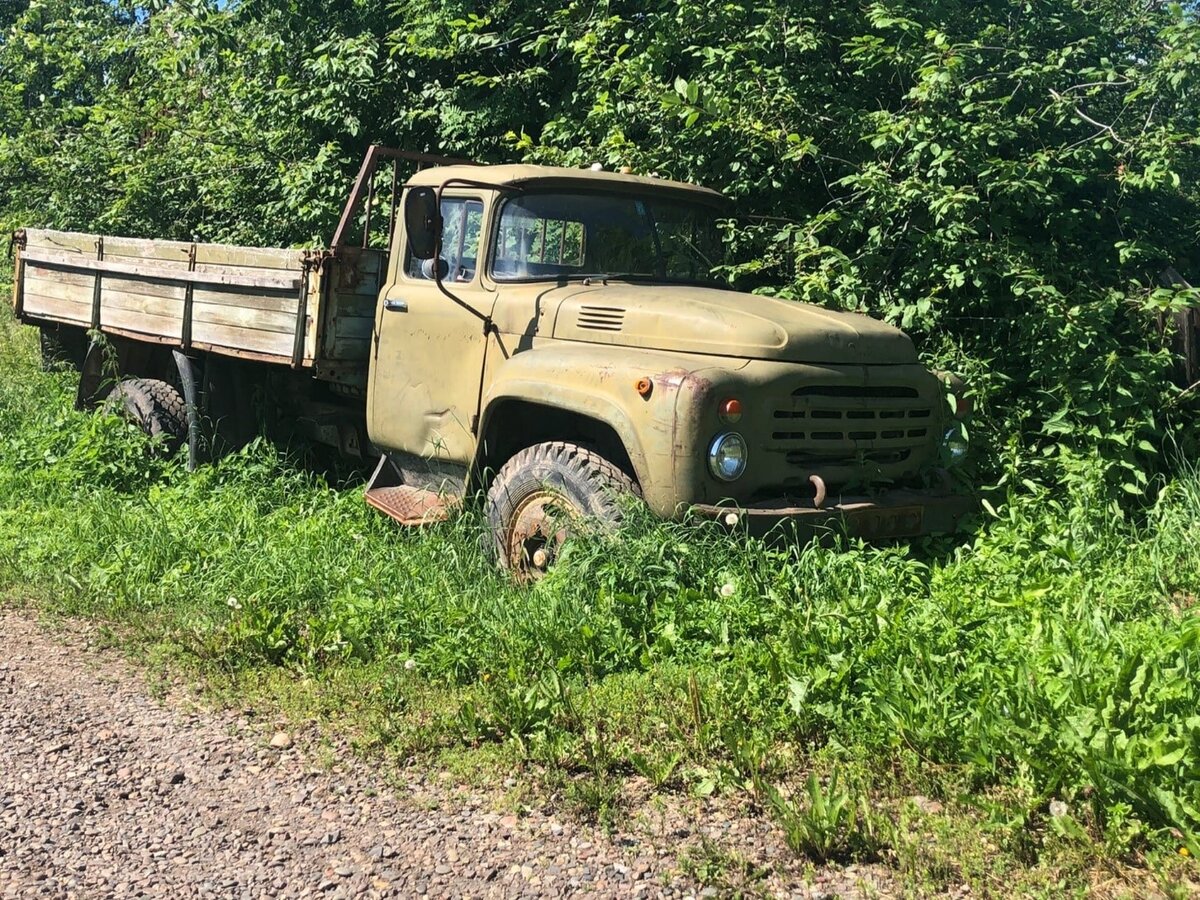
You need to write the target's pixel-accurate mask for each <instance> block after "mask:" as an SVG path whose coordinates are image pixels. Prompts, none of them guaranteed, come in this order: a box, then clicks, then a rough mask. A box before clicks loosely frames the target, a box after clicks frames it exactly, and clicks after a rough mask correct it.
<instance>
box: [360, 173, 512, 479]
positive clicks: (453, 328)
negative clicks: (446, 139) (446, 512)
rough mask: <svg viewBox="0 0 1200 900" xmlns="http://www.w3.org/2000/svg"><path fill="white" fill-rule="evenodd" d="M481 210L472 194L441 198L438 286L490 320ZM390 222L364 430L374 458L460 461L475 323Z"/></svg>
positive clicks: (479, 358)
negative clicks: (383, 453) (389, 262)
mask: <svg viewBox="0 0 1200 900" xmlns="http://www.w3.org/2000/svg"><path fill="white" fill-rule="evenodd" d="M485 208H486V207H485V203H484V201H483V199H482V198H481V197H479V196H478V195H469V194H456V193H452V192H446V194H444V195H443V196H442V201H441V214H442V222H443V230H442V253H441V255H442V259H443V260H444V261H445V265H446V274H445V276H444V277H443V279H442V284H443V285H444V286H445V288H446V289H447V290H448V291H450V292H451V293H452V294H454V295H455V296H456V297H458V298H459V299H460V300H462V301H463V302H464V303H466V304H467V305H468V306H470V307H471V309H474V310H476V311H477V312H478V313H479V314H480V315H490V313H491V310H492V306H493V303H494V301H495V294H494V292H493V291H490V290H488V289H487V288H485V287H484V286H483V284H482V279H481V277H480V275H481V273H480V269H481V267H482V266H483V263H484V260H483V233H484V227H483V226H484V212H485ZM398 219H399V221H397V223H396V227H397V231H398V232H399V234H398V235H397V239H396V242H395V244H394V246H393V254H392V258H393V260H395V262H394V263H393V269H392V277H391V278H390V279H389V282H388V285H387V286H386V287H385V288H384V289H383V291H382V292H381V294H380V298H379V304H378V309H377V310H376V314H375V334H374V351H373V352H374V355H373V358H372V360H371V377H370V387H369V391H368V397H367V413H368V415H367V427H368V432H369V433H370V436H371V441H372V442H373V443H374V444H375V445H376V446H377V447H379V448H380V449H382V450H388V451H402V452H405V453H411V454H414V455H416V456H420V457H425V458H436V459H441V460H446V461H449V462H458V463H463V462H467V461H469V459H470V458H471V454H472V452H473V450H474V446H475V438H474V434H473V432H472V426H473V421H472V420H473V418H474V416H475V414H476V412H477V409H476V406H477V404H478V401H479V384H480V379H481V378H482V375H483V360H484V352H485V349H486V347H487V341H486V336H485V335H484V331H483V322H482V321H481V318H480V317H479V316H476V315H473V314H472V313H471V311H470V310H468V309H464V308H463V307H461V306H459V305H458V304H457V303H454V302H453V301H452V300H451V299H450V298H449V297H447V296H446V295H445V294H443V293H442V292H441V291H440V290H439V289H438V286H437V283H436V281H435V280H434V278H433V277H432V276H433V273H432V263H433V261H432V260H427V261H422V260H420V259H417V258H415V257H413V255H412V253H411V252H410V251H409V247H408V240H407V238H406V236H405V235H404V234H403V217H398Z"/></svg>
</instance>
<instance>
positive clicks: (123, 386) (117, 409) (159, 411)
mask: <svg viewBox="0 0 1200 900" xmlns="http://www.w3.org/2000/svg"><path fill="white" fill-rule="evenodd" d="M104 408H105V409H106V410H107V411H109V412H112V413H116V414H117V415H119V416H121V417H122V418H123V419H125V420H126V421H127V422H132V423H133V424H134V425H137V426H138V427H139V428H141V429H142V431H144V432H146V434H148V435H150V436H151V437H159V436H161V437H162V439H163V444H164V446H165V447H166V449H167V451H168V452H169V453H174V452H175V451H176V450H178V449H179V447H180V445H181V444H182V443H183V441H184V438H186V437H187V427H188V426H187V404H186V403H184V400H183V395H182V394H180V393H179V391H178V390H177V389H176V388H175V386H174V385H171V384H168V383H167V382H165V381H159V380H158V379H157V378H126V379H125V380H124V381H122V382H121V383H120V384H118V385H117V386H116V387H115V388H113V390H112V393H111V394H109V395H108V399H106V400H105V401H104Z"/></svg>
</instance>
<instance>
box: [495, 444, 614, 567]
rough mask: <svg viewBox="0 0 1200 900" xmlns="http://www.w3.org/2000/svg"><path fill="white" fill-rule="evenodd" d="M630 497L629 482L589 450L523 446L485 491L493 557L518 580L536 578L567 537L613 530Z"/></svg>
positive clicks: (598, 455)
mask: <svg viewBox="0 0 1200 900" xmlns="http://www.w3.org/2000/svg"><path fill="white" fill-rule="evenodd" d="M636 494H637V486H636V484H635V483H634V481H633V479H631V478H630V477H629V476H628V475H627V474H625V473H624V472H623V471H621V469H619V468H618V467H617V466H615V465H613V463H611V462H609V461H608V460H607V459H605V458H604V457H603V456H601V455H600V454H598V453H596V452H595V451H593V450H588V449H586V448H584V447H580V446H579V445H578V444H572V443H569V442H567V441H551V442H548V443H544V444H535V445H533V446H532V447H528V448H526V449H525V450H522V451H521V452H520V453H518V454H516V455H515V456H514V457H513V458H512V459H510V460H509V461H508V462H506V463H505V464H504V465H503V466H502V467H501V468H500V471H499V472H498V473H497V474H496V479H495V481H493V482H492V486H491V488H490V489H489V490H488V494H487V503H486V506H487V518H488V524H489V526H490V527H491V531H492V539H493V543H494V546H495V550H496V555H497V558H498V559H499V562H500V564H501V565H503V566H505V567H506V568H508V569H510V570H512V572H513V574H514V575H515V576H516V577H517V578H519V579H521V580H533V579H537V578H540V577H541V576H542V575H544V574H545V573H546V571H547V569H549V567H550V565H551V564H552V563H553V561H554V557H555V556H556V555H557V553H558V551H559V549H560V548H561V547H562V544H563V543H564V542H565V541H566V539H567V538H568V537H569V536H570V535H571V533H572V532H576V531H578V530H579V529H581V528H586V527H588V525H589V524H591V525H599V526H600V527H612V526H614V525H616V524H617V523H618V522H620V520H621V512H622V498H624V497H629V496H636Z"/></svg>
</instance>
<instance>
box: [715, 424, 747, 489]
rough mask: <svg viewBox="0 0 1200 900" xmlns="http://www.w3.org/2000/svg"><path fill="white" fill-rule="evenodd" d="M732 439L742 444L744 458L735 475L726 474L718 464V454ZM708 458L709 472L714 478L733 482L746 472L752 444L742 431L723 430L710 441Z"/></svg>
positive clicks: (728, 482) (727, 482)
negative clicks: (747, 440)
mask: <svg viewBox="0 0 1200 900" xmlns="http://www.w3.org/2000/svg"><path fill="white" fill-rule="evenodd" d="M730 439H733V440H736V441H738V442H739V443H740V444H741V447H742V458H741V465H740V466H739V467H738V470H737V472H736V473H735V474H733V475H725V474H724V473H723V472H722V470H721V468H720V466H719V464H718V459H719V455H718V454H719V453H720V451H721V449H722V447H723V445H724V443H725V442H726V441H728V440H730ZM706 459H707V462H708V471H709V474H711V475H712V476H713V478H716V479H717V480H718V481H721V482H724V483H726V484H731V483H733V482H735V481H737V480H738V479H739V478H741V477H742V476H743V475H745V474H746V468H747V466H748V465H749V462H750V445H749V444H748V443H747V442H746V438H745V436H743V435H742V433H741V432H738V431H731V430H730V431H721V432H718V433H717V434H716V435H714V436H713V439H712V440H711V441H709V442H708V452H707V454H706Z"/></svg>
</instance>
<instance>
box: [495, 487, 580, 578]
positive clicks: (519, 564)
mask: <svg viewBox="0 0 1200 900" xmlns="http://www.w3.org/2000/svg"><path fill="white" fill-rule="evenodd" d="M571 512H572V510H571V505H570V503H569V501H566V500H564V498H563V497H562V496H561V495H559V494H557V493H554V492H552V491H537V492H535V493H533V494H530V495H529V496H528V497H526V498H525V499H524V500H522V501H521V503H520V505H519V506H518V507H517V508H516V510H514V512H513V517H512V526H511V528H510V529H509V532H508V541H507V547H506V548H505V550H506V552H507V555H508V562H509V567H510V568H511V569H512V570H513V571H514V572H518V573H520V574H521V575H523V576H524V577H526V578H531V579H537V578H541V577H542V576H543V575H545V574H546V571H547V570H548V569H549V568H550V566H551V565H552V564H553V562H554V559H555V557H556V556H557V555H558V551H559V548H561V547H562V545H563V542H564V541H566V539H567V534H568V531H569V529H568V527H567V524H566V520H567V519H569V518H570V517H571Z"/></svg>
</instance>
